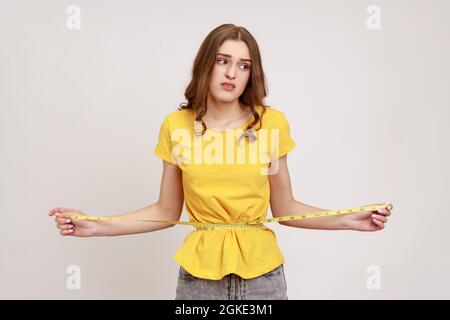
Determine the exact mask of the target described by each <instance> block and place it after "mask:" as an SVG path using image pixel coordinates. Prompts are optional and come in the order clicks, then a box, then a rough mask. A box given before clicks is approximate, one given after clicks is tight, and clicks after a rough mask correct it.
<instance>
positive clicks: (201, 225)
mask: <svg viewBox="0 0 450 320" xmlns="http://www.w3.org/2000/svg"><path fill="white" fill-rule="evenodd" d="M388 205H389V203H383V204H379V205H372V206H362V207H356V208H350V209H342V210H327V211H319V212H312V213H302V214H294V215H289V216H282V217H277V218H269V219H258V220H255V221H252V222H240V223H206V222H190V221H171V220H151V219H138V220H133V221H149V222H159V223H168V224H181V225H189V226H193V227H195V228H196V229H197V230H215V229H244V228H245V229H249V228H250V229H251V228H259V229H261V228H265V226H264V223H269V222H280V221H291V220H302V219H310V218H317V217H324V216H336V215H342V214H349V213H356V212H363V211H377V210H378V209H382V208H386V207H387V206H388ZM67 218H68V219H72V220H90V221H101V220H122V221H130V219H124V218H121V217H102V216H77V215H75V216H69V217H67Z"/></svg>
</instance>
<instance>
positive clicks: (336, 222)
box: [269, 155, 393, 231]
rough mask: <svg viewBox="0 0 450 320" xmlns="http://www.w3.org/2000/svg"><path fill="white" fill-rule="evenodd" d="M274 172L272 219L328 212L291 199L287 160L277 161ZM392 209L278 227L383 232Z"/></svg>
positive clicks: (272, 175) (271, 186)
mask: <svg viewBox="0 0 450 320" xmlns="http://www.w3.org/2000/svg"><path fill="white" fill-rule="evenodd" d="M277 161H278V163H277V164H276V166H274V167H276V172H273V173H271V174H269V183H270V208H271V211H272V215H273V216H274V217H282V216H287V215H294V214H302V213H312V212H319V211H328V210H330V209H321V208H317V207H312V206H309V205H307V204H304V203H301V202H299V201H296V200H295V199H294V197H293V195H292V188H291V179H290V177H289V170H288V166H287V156H286V155H285V156H283V157H281V158H279V159H278V160H277ZM392 209H393V206H392V204H391V203H388V204H387V205H386V207H385V208H382V209H379V210H378V211H363V212H355V213H350V214H344V215H336V216H328V217H317V218H311V219H301V220H292V221H280V222H279V223H280V224H282V225H285V226H289V227H295V228H305V229H323V230H357V231H379V230H382V229H384V225H385V223H386V222H387V221H388V216H390V215H391V210H392Z"/></svg>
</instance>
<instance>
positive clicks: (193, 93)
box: [49, 24, 392, 299]
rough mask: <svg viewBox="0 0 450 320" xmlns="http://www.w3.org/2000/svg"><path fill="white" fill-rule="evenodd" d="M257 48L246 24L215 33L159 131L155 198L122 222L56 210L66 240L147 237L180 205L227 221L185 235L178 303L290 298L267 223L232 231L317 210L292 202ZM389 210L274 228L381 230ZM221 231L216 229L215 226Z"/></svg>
mask: <svg viewBox="0 0 450 320" xmlns="http://www.w3.org/2000/svg"><path fill="white" fill-rule="evenodd" d="M264 79H265V78H264V72H263V68H262V64H261V57H260V53H259V49H258V45H257V43H256V41H255V39H254V38H253V36H252V35H251V34H250V33H249V32H248V31H247V30H246V29H245V28H243V27H238V26H235V25H233V24H224V25H221V26H219V27H217V28H216V29H214V30H212V31H211V32H210V33H209V34H208V36H207V37H206V39H205V40H204V41H203V43H202V45H201V47H200V49H199V52H198V54H197V56H196V58H195V61H194V66H193V70H192V80H191V82H190V84H189V86H188V87H187V89H186V92H185V98H186V99H187V103H183V104H181V106H180V108H179V110H176V111H173V112H171V113H169V114H168V115H167V116H166V117H165V119H164V121H163V122H162V124H161V126H160V131H159V140H158V143H157V145H156V147H155V149H154V153H155V155H157V156H158V157H159V158H161V159H162V160H163V175H162V181H161V188H160V197H159V200H158V201H157V202H156V203H154V204H152V205H150V206H148V207H145V208H143V209H139V210H136V211H133V212H130V213H126V214H123V215H119V216H116V217H121V218H123V221H80V220H73V221H70V220H69V219H67V218H66V217H68V216H71V215H83V213H82V212H81V211H79V210H74V209H69V208H55V209H52V210H51V211H50V213H49V215H50V216H53V215H54V216H55V221H56V223H57V228H58V229H59V230H60V234H61V235H63V236H67V235H71V236H78V237H87V236H116V235H125V234H134V233H142V232H151V231H156V230H161V229H164V228H168V227H171V226H174V224H172V223H161V222H150V221H137V220H143V219H151V220H164V221H173V220H175V221H178V220H179V219H180V215H181V212H182V209H183V204H184V202H185V203H186V209H187V213H188V215H189V218H190V220H191V221H193V222H204V223H213V224H218V223H220V224H226V225H225V226H224V227H221V228H217V227H216V228H214V229H204V228H203V229H202V228H197V230H195V231H193V232H191V233H189V234H188V235H187V237H186V239H185V240H184V242H183V244H182V245H181V247H180V248H179V250H178V251H177V253H176V254H175V256H174V259H175V260H176V261H177V262H178V263H179V265H180V269H179V276H178V285H177V289H176V298H175V299H287V298H288V297H287V293H286V292H287V285H286V279H285V275H284V257H283V255H282V253H281V251H280V249H279V247H278V244H277V242H276V235H275V233H274V232H273V231H272V230H271V229H270V228H268V227H267V226H265V225H260V226H258V227H252V228H242V227H240V228H237V227H233V226H235V225H236V224H238V223H242V222H251V221H255V220H258V219H263V218H265V216H266V214H267V209H268V206H269V203H270V207H271V212H272V214H273V216H274V217H279V216H284V215H292V214H301V213H304V212H316V211H323V210H325V209H321V208H317V207H312V206H309V205H306V204H304V203H301V202H298V201H296V200H295V199H294V198H293V195H292V190H291V182H290V178H289V173H288V166H287V153H289V152H290V151H291V150H292V149H293V148H294V147H295V143H294V141H293V139H292V137H291V135H290V128H289V124H288V121H287V119H286V117H285V116H284V113H282V112H281V111H280V110H277V109H275V108H272V107H268V106H265V105H264V102H263V99H264V97H265V96H266V86H265V83H264ZM391 210H392V205H391V204H388V205H387V206H386V208H384V209H380V210H378V212H372V211H367V212H358V213H353V214H346V215H337V216H328V217H318V218H313V219H303V220H292V221H284V222H279V223H281V224H283V225H286V226H290V227H297V228H310V229H330V230H337V229H342V230H343V229H346V230H359V231H378V230H382V229H383V228H384V224H385V223H386V222H387V217H388V216H389V215H390V213H391V212H390V211H391ZM222 226H223V225H222Z"/></svg>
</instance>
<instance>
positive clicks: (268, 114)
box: [262, 106, 286, 126]
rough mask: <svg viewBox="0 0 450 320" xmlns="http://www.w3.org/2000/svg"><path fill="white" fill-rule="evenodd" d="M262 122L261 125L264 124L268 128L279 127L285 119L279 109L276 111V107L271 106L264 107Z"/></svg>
mask: <svg viewBox="0 0 450 320" xmlns="http://www.w3.org/2000/svg"><path fill="white" fill-rule="evenodd" d="M262 121H263V125H264V122H266V124H267V125H268V126H270V125H277V126H278V125H279V124H280V122H281V123H283V122H284V121H286V117H285V114H284V112H283V111H282V110H281V109H278V108H277V107H273V106H266V107H265V112H264V114H263V116H262Z"/></svg>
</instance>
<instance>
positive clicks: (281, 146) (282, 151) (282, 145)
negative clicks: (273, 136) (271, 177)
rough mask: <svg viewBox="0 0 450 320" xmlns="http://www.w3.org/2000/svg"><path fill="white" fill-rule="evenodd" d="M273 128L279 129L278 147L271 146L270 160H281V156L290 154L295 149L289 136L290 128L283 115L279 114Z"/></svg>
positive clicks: (293, 142)
mask: <svg viewBox="0 0 450 320" xmlns="http://www.w3.org/2000/svg"><path fill="white" fill-rule="evenodd" d="M274 127H275V128H276V129H279V130H278V134H279V140H278V145H275V146H273V148H272V150H271V151H272V160H274V159H277V158H281V157H282V156H284V155H286V154H288V153H289V152H291V151H292V149H294V147H295V141H294V139H293V138H292V136H291V130H290V126H289V123H288V121H287V119H286V116H285V115H284V113H282V112H280V113H279V115H278V116H277V117H276V118H275V126H274ZM277 152H278V154H277Z"/></svg>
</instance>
